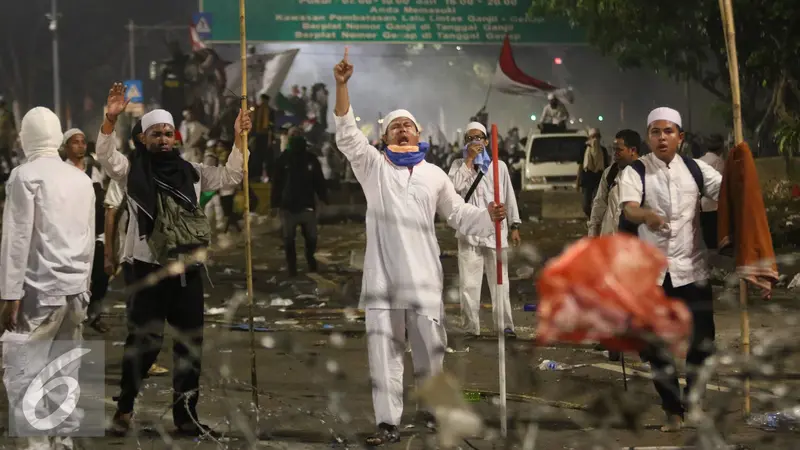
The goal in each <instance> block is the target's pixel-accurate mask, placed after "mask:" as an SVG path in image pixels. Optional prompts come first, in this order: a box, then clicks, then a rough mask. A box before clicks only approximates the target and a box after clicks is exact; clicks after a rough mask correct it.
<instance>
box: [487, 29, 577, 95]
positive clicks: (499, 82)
mask: <svg viewBox="0 0 800 450" xmlns="http://www.w3.org/2000/svg"><path fill="white" fill-rule="evenodd" d="M492 88H494V89H497V90H498V91H500V92H502V93H504V94H510V95H535V96H545V95H548V94H553V95H555V96H557V97H559V99H561V100H562V101H564V102H566V103H572V101H573V98H572V89H560V88H558V87H556V86H553V85H552V84H550V83H547V82H545V81H542V80H539V79H536V78H534V77H532V76H530V75H528V74H526V73H525V72H523V71H522V69H520V68H519V67H518V66H517V63H516V61H514V53H513V52H512V51H511V41H509V39H508V36H506V38H505V40H504V41H503V50H502V51H501V52H500V60H499V61H498V62H497V70H495V72H494V78H493V79H492Z"/></svg>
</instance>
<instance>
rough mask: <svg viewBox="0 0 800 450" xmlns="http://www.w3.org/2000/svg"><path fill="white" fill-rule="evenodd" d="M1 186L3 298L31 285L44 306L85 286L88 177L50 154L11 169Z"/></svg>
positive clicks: (90, 220)
mask: <svg viewBox="0 0 800 450" xmlns="http://www.w3.org/2000/svg"><path fill="white" fill-rule="evenodd" d="M59 131H60V130H59ZM6 189H7V190H6V204H5V211H4V212H3V237H2V244H0V296H2V299H3V300H20V299H22V297H23V295H24V292H25V290H26V289H33V290H35V291H37V292H38V295H37V297H38V298H39V299H40V302H42V304H43V305H48V306H61V305H63V302H64V296H67V295H77V294H81V293H84V292H86V291H88V290H89V279H90V276H91V272H92V261H93V258H94V241H95V230H94V216H95V210H94V208H95V203H94V202H95V195H94V188H93V187H92V180H91V179H90V178H89V177H87V176H86V174H85V173H84V172H83V171H81V170H80V169H78V168H76V167H74V166H69V165H66V164H64V162H63V161H62V160H61V158H60V157H59V156H58V154H57V153H54V154H52V155H42V156H39V157H36V158H31V159H30V160H29V161H28V162H26V163H24V164H22V165H20V166H19V167H17V168H15V169H14V170H13V171H12V172H11V177H10V179H9V180H8V184H7V186H6ZM50 297H52V299H53V302H52V304H50V303H48V302H47V301H46V299H47V298H50ZM42 299H45V300H44V301H43V300H42Z"/></svg>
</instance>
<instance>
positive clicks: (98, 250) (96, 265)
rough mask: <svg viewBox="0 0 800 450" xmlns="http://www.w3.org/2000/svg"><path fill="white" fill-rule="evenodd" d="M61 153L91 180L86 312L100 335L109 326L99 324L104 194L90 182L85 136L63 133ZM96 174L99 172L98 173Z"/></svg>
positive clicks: (105, 285)
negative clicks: (90, 259)
mask: <svg viewBox="0 0 800 450" xmlns="http://www.w3.org/2000/svg"><path fill="white" fill-rule="evenodd" d="M62 147H63V149H64V156H66V160H65V162H66V163H67V164H69V165H71V166H74V167H76V168H77V169H79V170H81V171H82V172H85V173H86V175H88V176H89V178H90V179H92V186H93V188H94V194H95V216H94V217H95V227H94V230H95V248H94V262H93V263H92V283H91V301H90V302H89V311H88V316H89V317H88V319H87V323H88V325H89V326H90V327H92V328H94V329H95V330H97V331H98V332H100V333H105V332H107V331H108V329H109V328H108V326H107V325H106V324H104V323H103V322H102V320H100V314H101V313H102V301H103V298H104V297H105V296H106V293H107V292H108V278H109V277H108V274H106V272H105V270H104V269H103V255H104V251H105V250H104V246H105V244H104V242H105V234H104V229H105V207H104V206H103V199H104V198H105V192H104V191H103V186H102V184H101V182H100V181H98V180H97V179H94V178H93V175H94V173H95V170H94V169H95V167H94V165H93V164H92V163H91V161H90V158H88V157H87V156H86V135H85V134H84V133H83V131H81V130H80V129H78V128H72V129H69V130H67V131H65V132H64V143H63V145H62ZM97 172H99V170H97Z"/></svg>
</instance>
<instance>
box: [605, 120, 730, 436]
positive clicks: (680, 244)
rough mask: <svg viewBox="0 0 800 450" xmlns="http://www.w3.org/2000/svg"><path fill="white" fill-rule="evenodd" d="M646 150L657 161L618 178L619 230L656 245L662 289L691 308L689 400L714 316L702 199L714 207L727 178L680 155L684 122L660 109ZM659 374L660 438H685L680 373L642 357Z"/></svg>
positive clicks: (642, 162)
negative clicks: (663, 419)
mask: <svg viewBox="0 0 800 450" xmlns="http://www.w3.org/2000/svg"><path fill="white" fill-rule="evenodd" d="M647 136H648V145H649V147H650V150H651V152H652V153H650V154H648V155H645V156H643V157H641V158H640V159H639V160H637V161H635V162H633V163H632V164H630V165H629V166H628V167H626V168H625V170H624V171H623V172H622V176H621V177H620V194H619V195H620V203H621V204H622V205H624V207H623V211H624V217H623V218H622V220H621V224H620V228H621V229H623V230H624V231H631V232H633V233H636V234H638V235H639V237H640V238H642V239H644V240H646V241H648V242H650V243H651V244H653V245H655V246H656V247H658V248H659V249H661V251H662V252H664V254H665V255H666V257H667V269H666V270H665V272H664V274H662V276H661V285H662V286H663V288H664V292H665V293H666V295H667V296H668V297H672V298H676V299H680V300H682V301H684V302H686V304H687V306H688V307H689V309H690V311H691V312H692V319H693V333H692V340H691V342H690V345H689V352H688V354H687V355H686V366H687V376H686V385H687V389H686V392H685V393H688V391H689V389H691V388H692V385H693V383H694V380H695V370H696V368H697V367H699V366H701V365H702V364H703V362H704V361H705V360H706V358H708V356H709V355H710V354H711V353H712V350H713V343H714V311H713V307H712V305H713V301H712V292H711V285H710V284H708V267H707V259H708V255H707V250H706V246H705V244H704V242H703V235H702V230H701V229H700V227H699V224H700V218H699V216H698V211H699V210H700V208H699V203H700V199H701V197H708V198H710V199H712V200H717V199H718V197H719V188H720V184H721V182H722V176H721V175H720V174H719V172H717V171H716V170H714V168H712V167H711V166H709V165H708V164H706V163H704V162H703V161H699V160H694V159H691V158H690V157H687V156H682V155H678V154H677V153H678V148H679V147H680V145H681V142H682V141H683V139H684V133H683V130H682V128H681V115H680V114H679V113H678V112H677V111H675V110H674V109H670V108H656V109H655V110H653V111H652V112H651V113H650V115H649V117H648V118H647ZM642 358H643V359H645V360H647V361H649V362H650V364H651V366H652V367H653V370H654V373H655V377H654V380H655V387H656V390H657V391H658V394H659V396H660V397H661V405H662V408H663V409H664V411H665V413H666V415H667V423H666V424H665V425H664V426H663V427H662V428H661V430H662V431H677V430H680V429H681V427H682V424H683V414H684V412H685V407H684V404H683V402H682V401H681V393H680V388H679V385H678V376H677V370H676V368H675V364H674V362H673V361H672V360H671V358H668V357H666V355H665V354H664V350H663V349H656V348H650V349H648V350H646V351H644V352H642Z"/></svg>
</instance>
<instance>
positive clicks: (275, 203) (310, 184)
mask: <svg viewBox="0 0 800 450" xmlns="http://www.w3.org/2000/svg"><path fill="white" fill-rule="evenodd" d="M315 194H316V195H317V196H319V199H320V200H321V201H322V202H324V203H327V202H328V190H327V186H326V184H325V177H324V176H323V174H322V165H321V164H320V162H319V159H317V157H316V155H314V154H313V153H311V152H310V151H308V142H307V141H306V139H305V138H304V137H303V136H298V135H295V136H292V137H291V138H290V139H289V146H288V147H287V149H286V151H285V152H283V153H282V154H281V156H280V157H279V158H278V162H277V163H276V165H275V173H274V175H273V178H272V193H271V197H272V208H273V209H279V210H280V218H281V225H282V227H283V250H284V253H285V254H286V265H287V266H288V270H289V275H290V276H292V277H294V276H297V251H296V248H295V237H296V234H297V226H298V225H300V230H301V232H302V233H303V240H304V241H305V246H306V249H305V250H306V251H305V253H306V261H307V262H308V271H309V272H316V271H317V260H316V258H315V257H314V253H315V252H316V251H317V213H316V199H315Z"/></svg>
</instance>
